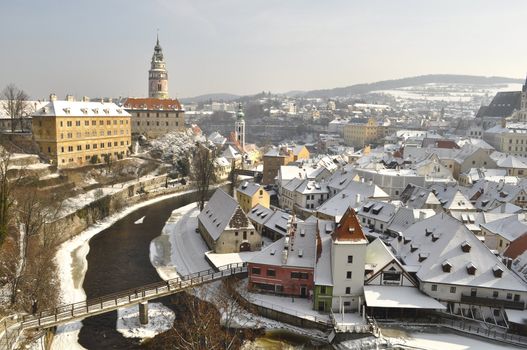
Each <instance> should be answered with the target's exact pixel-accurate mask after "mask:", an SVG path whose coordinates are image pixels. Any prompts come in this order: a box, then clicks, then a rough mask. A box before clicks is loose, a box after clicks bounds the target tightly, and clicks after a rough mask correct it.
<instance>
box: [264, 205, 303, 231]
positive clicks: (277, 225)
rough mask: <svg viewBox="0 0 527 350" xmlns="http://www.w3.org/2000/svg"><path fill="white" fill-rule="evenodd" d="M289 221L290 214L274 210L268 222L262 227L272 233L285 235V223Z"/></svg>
mask: <svg viewBox="0 0 527 350" xmlns="http://www.w3.org/2000/svg"><path fill="white" fill-rule="evenodd" d="M289 220H291V214H288V213H286V212H284V211H281V210H276V211H275V212H274V213H273V214H272V215H271V217H270V218H269V220H267V221H266V222H265V224H264V226H265V227H266V228H268V229H270V230H272V231H274V232H278V233H280V234H282V235H285V234H286V233H287V223H288V221H289ZM297 221H298V220H297Z"/></svg>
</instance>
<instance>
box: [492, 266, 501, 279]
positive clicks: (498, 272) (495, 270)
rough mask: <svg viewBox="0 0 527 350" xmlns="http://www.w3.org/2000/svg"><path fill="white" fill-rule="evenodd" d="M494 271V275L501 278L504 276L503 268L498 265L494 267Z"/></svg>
mask: <svg viewBox="0 0 527 350" xmlns="http://www.w3.org/2000/svg"><path fill="white" fill-rule="evenodd" d="M492 272H494V277H498V278H501V276H503V269H502V268H501V267H500V266H498V265H496V266H494V267H493V268H492Z"/></svg>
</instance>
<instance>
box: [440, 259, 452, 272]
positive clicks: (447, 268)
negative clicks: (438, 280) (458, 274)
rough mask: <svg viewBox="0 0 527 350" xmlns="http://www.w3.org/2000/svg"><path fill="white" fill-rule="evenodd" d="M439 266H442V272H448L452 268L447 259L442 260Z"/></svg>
mask: <svg viewBox="0 0 527 350" xmlns="http://www.w3.org/2000/svg"><path fill="white" fill-rule="evenodd" d="M441 267H442V268H443V272H450V271H451V270H452V264H451V263H450V262H448V260H446V261H444V262H443V264H441Z"/></svg>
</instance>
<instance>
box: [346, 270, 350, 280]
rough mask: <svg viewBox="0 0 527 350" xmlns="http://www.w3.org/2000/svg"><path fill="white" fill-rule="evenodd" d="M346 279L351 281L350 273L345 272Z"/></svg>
mask: <svg viewBox="0 0 527 350" xmlns="http://www.w3.org/2000/svg"><path fill="white" fill-rule="evenodd" d="M346 278H347V279H351V271H347V272H346Z"/></svg>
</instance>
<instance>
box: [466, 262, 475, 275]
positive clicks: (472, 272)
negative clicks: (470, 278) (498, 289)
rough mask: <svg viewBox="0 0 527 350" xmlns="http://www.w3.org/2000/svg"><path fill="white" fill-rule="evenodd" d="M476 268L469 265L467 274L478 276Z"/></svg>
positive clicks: (471, 264)
mask: <svg viewBox="0 0 527 350" xmlns="http://www.w3.org/2000/svg"><path fill="white" fill-rule="evenodd" d="M476 270H477V269H476V266H475V265H474V264H473V263H469V264H468V265H467V273H468V274H469V275H475V274H476Z"/></svg>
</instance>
